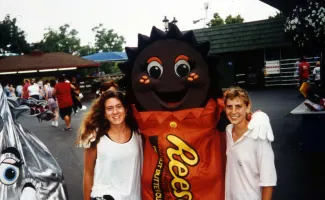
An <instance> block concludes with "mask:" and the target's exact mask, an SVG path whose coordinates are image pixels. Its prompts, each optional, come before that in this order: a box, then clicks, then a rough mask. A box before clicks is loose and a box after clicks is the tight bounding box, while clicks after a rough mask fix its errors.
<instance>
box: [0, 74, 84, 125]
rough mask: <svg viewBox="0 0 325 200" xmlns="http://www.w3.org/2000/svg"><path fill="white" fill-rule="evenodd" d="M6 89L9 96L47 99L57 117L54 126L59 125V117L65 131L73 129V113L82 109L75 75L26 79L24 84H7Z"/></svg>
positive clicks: (54, 119) (48, 106)
mask: <svg viewBox="0 0 325 200" xmlns="http://www.w3.org/2000/svg"><path fill="white" fill-rule="evenodd" d="M4 91H5V93H6V95H7V96H8V97H20V98H24V99H30V98H33V99H36V100H45V101H46V102H47V105H46V106H47V108H48V109H49V110H51V111H52V112H53V113H54V115H55V117H54V118H53V120H52V122H51V123H52V124H51V125H52V126H54V127H58V126H59V122H58V118H59V116H60V117H61V119H62V120H64V122H65V128H63V130H64V131H69V130H71V115H72V113H74V114H76V113H77V112H78V110H79V109H82V107H83V106H82V104H81V100H80V94H81V93H80V88H79V84H78V81H77V79H76V78H75V77H72V78H71V79H68V78H67V77H66V76H65V75H60V76H59V77H58V78H57V80H54V79H52V80H44V81H42V79H27V78H26V79H24V81H23V83H22V85H17V86H16V88H15V87H14V86H13V84H6V85H5V87H4Z"/></svg>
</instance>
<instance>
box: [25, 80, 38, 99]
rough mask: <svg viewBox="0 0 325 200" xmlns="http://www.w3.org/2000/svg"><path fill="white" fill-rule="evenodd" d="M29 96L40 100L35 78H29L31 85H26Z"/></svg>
mask: <svg viewBox="0 0 325 200" xmlns="http://www.w3.org/2000/svg"><path fill="white" fill-rule="evenodd" d="M28 94H29V97H32V98H34V99H37V100H40V99H41V98H40V97H41V89H40V87H39V85H38V84H37V82H36V81H35V79H32V80H31V85H30V86H29V87H28Z"/></svg>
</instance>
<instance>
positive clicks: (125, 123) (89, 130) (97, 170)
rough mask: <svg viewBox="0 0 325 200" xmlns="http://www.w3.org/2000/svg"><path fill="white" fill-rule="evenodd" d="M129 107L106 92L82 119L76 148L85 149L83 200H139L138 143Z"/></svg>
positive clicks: (123, 101)
mask: <svg viewBox="0 0 325 200" xmlns="http://www.w3.org/2000/svg"><path fill="white" fill-rule="evenodd" d="M137 130H138V128H137V124H136V122H135V119H134V117H133V115H132V108H131V106H129V105H127V104H126V101H125V97H124V95H123V94H122V93H121V92H115V91H107V92H105V93H103V94H102V95H101V96H100V97H99V99H97V100H96V101H95V103H94V105H93V106H92V107H91V108H90V111H89V112H88V113H87V115H86V117H85V118H84V120H83V122H82V124H81V127H80V129H79V134H78V137H77V141H76V144H77V145H78V146H80V147H85V148H86V149H85V151H84V174H83V193H84V200H90V199H91V200H99V199H108V200H114V199H115V200H141V166H142V142H141V135H140V134H139V133H138V131H137Z"/></svg>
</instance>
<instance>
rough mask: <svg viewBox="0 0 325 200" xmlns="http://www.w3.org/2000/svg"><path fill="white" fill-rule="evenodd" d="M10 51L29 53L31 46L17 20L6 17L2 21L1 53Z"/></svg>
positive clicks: (0, 27)
mask: <svg viewBox="0 0 325 200" xmlns="http://www.w3.org/2000/svg"><path fill="white" fill-rule="evenodd" d="M1 51H2V52H4V51H8V52H11V53H18V54H20V53H28V52H30V45H29V44H28V43H27V41H26V39H25V32H24V31H23V30H21V29H20V28H19V27H18V26H17V19H16V18H13V19H12V18H11V17H10V15H6V17H5V18H4V20H3V21H0V53H1Z"/></svg>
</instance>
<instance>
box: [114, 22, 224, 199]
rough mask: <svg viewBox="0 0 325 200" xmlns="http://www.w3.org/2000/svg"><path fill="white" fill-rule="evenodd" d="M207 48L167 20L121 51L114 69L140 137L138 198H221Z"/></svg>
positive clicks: (220, 148)
mask: <svg viewBox="0 0 325 200" xmlns="http://www.w3.org/2000/svg"><path fill="white" fill-rule="evenodd" d="M209 48H210V45H209V42H204V43H198V42H197V40H196V38H195V36H194V34H193V32H192V31H189V32H186V33H182V32H181V31H180V30H179V29H178V28H177V26H175V25H172V24H171V25H170V27H169V31H168V32H163V31H161V30H159V29H157V28H156V27H153V28H152V31H151V35H150V37H147V36H144V35H141V34H139V36H138V47H137V48H128V47H126V49H125V50H126V53H127V55H128V61H127V62H125V63H121V64H120V65H119V67H120V69H121V71H122V72H123V73H124V74H125V77H124V78H125V79H124V80H123V82H124V83H125V87H126V91H127V93H126V95H127V99H129V101H130V103H132V104H134V107H133V108H134V109H133V112H134V115H135V118H136V119H137V122H138V125H139V129H140V131H141V133H142V134H143V136H144V161H143V170H142V171H143V174H142V199H143V200H152V199H159V200H160V199H161V200H167V199H188V200H191V199H200V200H213V199H217V200H223V199H224V190H225V188H224V174H225V173H224V172H225V160H224V157H225V141H224V140H223V139H222V138H223V137H222V136H221V134H220V132H219V130H217V128H216V127H218V126H217V125H218V123H219V122H220V121H221V120H220V116H221V115H220V113H221V112H222V111H223V104H222V102H223V99H222V97H223V93H222V90H221V88H220V87H219V86H218V79H219V78H218V73H217V69H216V64H217V59H216V58H215V57H212V56H209V55H208V52H209ZM223 117H225V115H224V116H223ZM222 121H226V120H222ZM224 125H226V124H224ZM219 127H222V126H220V124H219ZM224 127H225V126H223V129H224ZM223 131H224V130H223ZM223 134H224V133H223Z"/></svg>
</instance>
